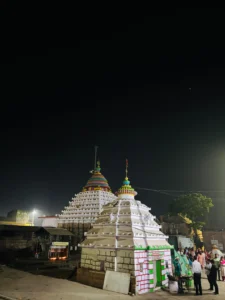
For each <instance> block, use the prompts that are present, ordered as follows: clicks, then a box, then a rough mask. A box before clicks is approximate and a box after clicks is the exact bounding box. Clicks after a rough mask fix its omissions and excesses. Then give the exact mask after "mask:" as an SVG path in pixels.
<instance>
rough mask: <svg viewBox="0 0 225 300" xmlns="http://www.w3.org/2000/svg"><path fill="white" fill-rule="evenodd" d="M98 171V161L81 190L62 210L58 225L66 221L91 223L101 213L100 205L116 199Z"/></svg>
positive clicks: (99, 169) (70, 222)
mask: <svg viewBox="0 0 225 300" xmlns="http://www.w3.org/2000/svg"><path fill="white" fill-rule="evenodd" d="M100 171H101V168H100V163H99V162H98V163H97V167H96V168H95V170H94V171H93V173H92V176H91V178H90V179H89V180H88V182H87V184H86V185H85V187H84V188H83V190H82V192H80V193H79V194H77V195H75V196H74V198H72V201H70V202H69V205H68V206H66V207H65V208H64V210H62V214H60V215H59V219H58V223H59V226H60V224H68V223H69V224H72V223H75V224H76V223H82V224H83V223H84V224H85V223H88V224H92V223H94V222H95V220H96V218H97V216H98V214H99V213H101V211H102V206H103V205H105V204H107V203H109V202H112V201H113V200H115V199H116V196H115V195H114V194H113V193H112V191H111V189H110V187H109V185H108V181H107V180H106V179H105V177H104V176H103V175H102V174H101V172H100Z"/></svg>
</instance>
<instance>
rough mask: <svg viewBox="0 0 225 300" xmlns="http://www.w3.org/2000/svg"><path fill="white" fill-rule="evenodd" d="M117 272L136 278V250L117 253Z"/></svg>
mask: <svg viewBox="0 0 225 300" xmlns="http://www.w3.org/2000/svg"><path fill="white" fill-rule="evenodd" d="M117 271H118V272H122V273H130V275H131V276H134V274H135V268H134V250H118V251H117Z"/></svg>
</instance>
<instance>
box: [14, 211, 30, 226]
mask: <svg viewBox="0 0 225 300" xmlns="http://www.w3.org/2000/svg"><path fill="white" fill-rule="evenodd" d="M16 222H18V223H28V222H29V213H28V212H27V211H23V210H18V211H17V213H16Z"/></svg>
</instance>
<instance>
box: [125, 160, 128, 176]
mask: <svg viewBox="0 0 225 300" xmlns="http://www.w3.org/2000/svg"><path fill="white" fill-rule="evenodd" d="M125 174H126V177H125V178H126V179H128V177H127V174H128V159H126V169H125Z"/></svg>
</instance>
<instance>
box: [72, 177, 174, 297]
mask: <svg viewBox="0 0 225 300" xmlns="http://www.w3.org/2000/svg"><path fill="white" fill-rule="evenodd" d="M136 194H137V193H136V192H135V191H134V189H133V188H132V187H131V185H130V181H129V180H128V178H127V176H126V178H125V180H124V182H123V185H122V187H121V188H120V189H119V191H118V193H117V199H115V200H114V201H113V202H111V203H108V204H106V205H105V206H104V209H103V211H102V213H101V215H100V216H99V217H98V218H97V220H96V222H95V223H94V224H93V228H92V229H90V230H89V231H88V233H87V237H86V239H85V240H84V242H83V243H82V244H81V247H82V251H81V268H80V269H78V273H77V280H78V282H81V283H84V284H88V285H92V286H95V287H102V286H103V282H104V275H105V272H106V271H107V270H111V271H115V272H123V273H124V272H125V273H129V274H130V275H131V285H130V286H131V288H130V291H131V292H132V293H137V294H142V293H147V292H153V291H154V290H155V289H156V288H157V287H160V286H167V284H168V279H167V276H166V273H167V272H169V273H172V266H171V251H170V249H171V248H172V247H171V246H170V245H169V243H168V242H167V236H165V235H164V234H163V233H162V232H161V231H160V227H161V226H160V225H158V224H157V223H156V222H155V217H154V216H153V215H152V214H151V213H149V210H150V208H149V207H147V206H146V205H144V204H142V203H141V202H140V201H137V200H135V199H134V196H135V195H136Z"/></svg>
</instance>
